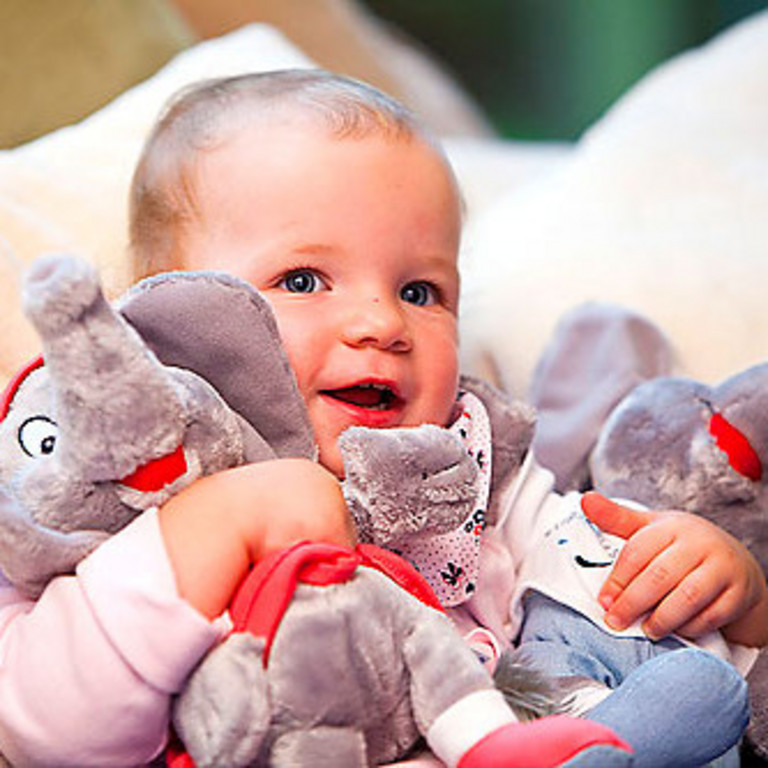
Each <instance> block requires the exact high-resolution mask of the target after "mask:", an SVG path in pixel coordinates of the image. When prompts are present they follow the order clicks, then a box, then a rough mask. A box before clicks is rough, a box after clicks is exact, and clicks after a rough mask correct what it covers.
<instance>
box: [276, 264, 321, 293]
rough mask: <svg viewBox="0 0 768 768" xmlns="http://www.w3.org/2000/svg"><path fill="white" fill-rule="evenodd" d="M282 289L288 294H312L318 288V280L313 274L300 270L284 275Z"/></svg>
mask: <svg viewBox="0 0 768 768" xmlns="http://www.w3.org/2000/svg"><path fill="white" fill-rule="evenodd" d="M282 287H283V288H285V290H286V291H289V292H290V293H314V292H315V291H316V290H317V289H318V288H319V287H320V280H319V278H318V277H317V275H316V274H315V273H314V272H311V271H310V270H308V269H301V270H297V271H296V272H291V273H290V274H288V275H286V276H285V277H284V278H283V280H282Z"/></svg>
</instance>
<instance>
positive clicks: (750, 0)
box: [365, 0, 768, 140]
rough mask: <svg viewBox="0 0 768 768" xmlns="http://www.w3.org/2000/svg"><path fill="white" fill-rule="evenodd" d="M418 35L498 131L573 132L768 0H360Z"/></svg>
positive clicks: (519, 134)
mask: <svg viewBox="0 0 768 768" xmlns="http://www.w3.org/2000/svg"><path fill="white" fill-rule="evenodd" d="M365 2H366V4H367V5H368V6H369V7H370V8H371V9H372V10H373V11H375V12H376V13H377V14H378V15H379V16H380V17H381V18H383V19H386V20H388V21H391V22H393V23H394V24H396V25H397V26H399V27H400V28H401V29H403V30H404V31H405V32H406V33H407V34H409V35H410V36H412V37H413V38H415V39H416V40H418V41H421V42H422V43H423V44H424V45H425V46H426V47H427V49H429V50H430V51H431V52H432V53H433V54H435V55H436V56H437V58H438V59H439V60H440V61H441V62H442V63H443V64H444V65H445V66H446V67H447V68H448V69H449V71H451V72H452V73H453V74H454V75H455V76H456V77H457V79H458V80H459V81H460V82H461V83H462V84H463V85H464V86H465V88H466V89H467V90H468V91H469V93H470V94H472V95H473V96H474V98H475V99H476V100H477V101H478V102H479V103H480V105H481V106H482V107H483V108H484V109H485V111H486V112H487V113H488V115H489V117H490V119H491V121H492V122H493V124H494V126H495V128H496V129H497V130H498V131H499V132H500V133H501V134H502V135H504V136H507V137H510V138H520V139H539V140H541V139H575V138H577V137H578V136H579V135H580V134H581V133H582V131H583V130H584V129H585V128H587V127H589V126H590V125H591V124H592V123H593V122H594V121H595V120H596V119H597V118H598V117H599V116H600V115H601V114H602V113H603V112H604V111H605V109H606V108H607V107H609V106H610V105H611V104H612V103H613V102H614V101H615V100H616V99H617V98H618V97H619V96H620V95H621V93H623V92H624V91H625V90H626V89H627V88H628V87H629V86H631V85H632V84H633V83H635V82H636V81H637V80H639V79H640V77H642V76H643V75H644V74H645V73H646V72H647V71H648V70H649V69H651V68H652V67H654V66H655V65H656V64H658V63H659V62H661V61H664V60H665V59H667V58H669V57H670V56H672V55H673V54H675V53H678V52H680V51H682V50H685V49H686V48H690V47H691V46H695V45H699V44H701V43H703V42H705V41H706V40H708V39H709V38H710V37H712V35H714V34H715V33H717V32H718V31H720V30H721V29H723V28H724V27H727V26H729V25H731V24H733V23H734V22H736V21H738V20H739V19H741V18H743V17H745V16H747V15H749V14H751V13H754V12H756V11H759V10H763V9H765V8H766V7H768V2H767V1H766V0H365Z"/></svg>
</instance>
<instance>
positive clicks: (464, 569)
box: [401, 392, 491, 608]
mask: <svg viewBox="0 0 768 768" xmlns="http://www.w3.org/2000/svg"><path fill="white" fill-rule="evenodd" d="M457 403H458V407H459V409H460V412H459V416H458V417H457V418H456V420H455V421H454V422H453V424H452V425H451V426H450V427H449V428H448V429H449V430H450V431H451V432H452V433H454V434H455V435H457V436H458V437H459V438H460V439H461V441H462V442H463V443H464V447H465V448H466V450H467V453H469V455H470V456H472V458H473V459H474V460H475V461H476V462H477V466H478V468H479V470H480V474H479V484H478V493H477V500H476V503H475V506H474V508H473V511H472V512H471V513H470V514H469V515H468V517H467V518H466V520H464V522H463V523H462V524H461V526H460V527H459V528H457V529H456V530H454V531H451V532H449V533H441V534H436V535H434V536H425V537H422V538H420V539H419V540H417V541H414V542H413V543H412V544H410V545H408V546H405V547H403V548H402V550H401V554H402V555H403V557H405V559H406V560H408V561H409V562H411V563H412V564H413V565H414V566H415V567H416V568H417V569H418V570H419V571H420V572H421V574H422V576H424V578H425V579H426V581H427V583H428V584H429V585H430V586H431V587H432V589H433V590H434V591H435V594H436V595H437V597H438V599H439V600H440V603H441V604H442V605H443V607H444V608H452V607H454V606H457V605H460V604H461V603H463V602H465V601H467V600H469V598H470V597H472V594H473V593H474V591H475V587H476V584H477V574H478V571H479V566H480V537H481V535H482V532H483V530H484V529H485V526H486V521H485V513H486V509H487V508H488V494H489V490H490V485H491V424H490V420H489V419H488V413H487V412H486V410H485V406H484V405H483V404H482V402H481V401H480V399H479V398H478V397H476V396H475V395H473V394H471V393H470V392H461V393H460V394H459V397H458V401H457Z"/></svg>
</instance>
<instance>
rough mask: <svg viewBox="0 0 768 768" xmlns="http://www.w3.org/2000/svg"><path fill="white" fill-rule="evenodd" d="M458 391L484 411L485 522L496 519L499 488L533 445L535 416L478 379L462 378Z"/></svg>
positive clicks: (519, 402)
mask: <svg viewBox="0 0 768 768" xmlns="http://www.w3.org/2000/svg"><path fill="white" fill-rule="evenodd" d="M459 389H463V390H465V391H468V392H471V393H472V394H473V395H475V396H476V397H478V398H479V399H480V401H481V402H482V403H483V405H484V406H485V408H486V410H487V411H488V419H489V421H490V423H491V439H492V441H493V451H492V456H493V458H492V460H491V507H490V509H489V510H488V521H489V522H490V523H493V522H495V521H496V519H497V515H498V509H497V508H496V507H497V506H498V502H499V494H498V493H495V491H498V489H499V488H501V487H503V486H506V485H508V484H509V482H510V481H511V479H512V477H513V476H514V475H515V474H517V472H518V470H519V469H520V467H521V466H522V463H523V461H524V460H525V457H526V455H527V454H528V451H529V450H530V448H531V443H532V442H533V433H534V429H535V427H536V413H535V411H534V410H533V408H531V407H530V406H528V405H526V404H525V403H523V402H521V401H520V400H512V399H510V398H509V397H508V396H507V395H506V394H504V393H503V392H501V391H500V390H498V389H496V388H495V387H494V386H492V385H491V384H489V383H488V382H486V381H483V380H482V379H478V378H475V377H473V376H467V375H464V376H462V377H461V379H460V381H459Z"/></svg>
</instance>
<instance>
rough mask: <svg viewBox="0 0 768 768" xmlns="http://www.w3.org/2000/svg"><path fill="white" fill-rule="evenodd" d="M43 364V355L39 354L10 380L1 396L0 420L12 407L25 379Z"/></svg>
mask: <svg viewBox="0 0 768 768" xmlns="http://www.w3.org/2000/svg"><path fill="white" fill-rule="evenodd" d="M42 364H43V357H42V355H39V356H38V357H36V358H35V359H34V360H30V361H29V362H28V363H27V364H26V365H25V366H24V367H23V368H22V369H21V370H20V371H19V372H18V373H17V374H16V375H15V376H14V377H13V378H12V379H11V380H10V381H9V382H8V386H7V387H6V388H5V390H4V391H3V394H2V397H1V398H0V421H2V420H3V419H4V418H5V417H6V416H7V415H8V411H9V410H10V408H11V403H12V402H13V398H14V397H16V393H17V392H18V391H19V387H20V386H21V385H22V383H23V382H24V379H26V378H27V376H29V374H30V373H32V371H34V370H36V369H37V368H39V367H40V366H41V365H42Z"/></svg>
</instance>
